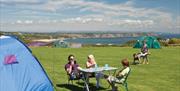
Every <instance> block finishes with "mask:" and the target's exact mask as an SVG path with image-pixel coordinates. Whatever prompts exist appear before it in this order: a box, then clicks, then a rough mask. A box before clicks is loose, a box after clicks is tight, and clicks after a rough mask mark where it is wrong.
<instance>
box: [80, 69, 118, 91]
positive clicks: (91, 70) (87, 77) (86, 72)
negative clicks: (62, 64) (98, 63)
mask: <svg viewBox="0 0 180 91" xmlns="http://www.w3.org/2000/svg"><path fill="white" fill-rule="evenodd" d="M79 70H80V71H81V72H82V73H83V76H84V78H83V81H84V85H85V87H86V90H87V91H89V75H88V74H89V73H97V72H103V71H111V70H117V68H115V67H95V68H88V69H79Z"/></svg>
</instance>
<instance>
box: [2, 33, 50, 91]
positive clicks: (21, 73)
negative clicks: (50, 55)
mask: <svg viewBox="0 0 180 91" xmlns="http://www.w3.org/2000/svg"><path fill="white" fill-rule="evenodd" d="M0 91H53V85H52V83H51V81H50V80H49V78H48V76H47V74H46V73H45V71H44V69H43V68H42V66H41V64H40V63H39V61H38V60H37V59H36V58H35V57H34V56H33V55H32V53H31V51H30V49H29V48H28V47H27V46H26V45H24V44H23V43H22V42H21V41H19V40H18V39H17V38H15V37H10V36H1V37H0Z"/></svg>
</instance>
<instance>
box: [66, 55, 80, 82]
mask: <svg viewBox="0 0 180 91" xmlns="http://www.w3.org/2000/svg"><path fill="white" fill-rule="evenodd" d="M79 69H80V67H79V65H78V64H77V62H76V60H75V57H74V55H69V56H68V63H67V64H66V65H65V70H66V72H67V74H68V75H69V76H70V79H79V78H80V72H79Z"/></svg>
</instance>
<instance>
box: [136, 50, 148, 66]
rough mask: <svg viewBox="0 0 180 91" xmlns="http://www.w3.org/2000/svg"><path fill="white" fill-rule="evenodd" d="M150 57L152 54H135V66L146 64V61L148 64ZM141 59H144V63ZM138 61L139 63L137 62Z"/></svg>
mask: <svg viewBox="0 0 180 91" xmlns="http://www.w3.org/2000/svg"><path fill="white" fill-rule="evenodd" d="M148 55H150V53H134V54H133V64H135V65H136V64H140V63H143V64H144V63H145V60H144V59H146V63H147V64H148ZM141 58H142V59H143V61H142V62H141ZM137 61H138V62H137Z"/></svg>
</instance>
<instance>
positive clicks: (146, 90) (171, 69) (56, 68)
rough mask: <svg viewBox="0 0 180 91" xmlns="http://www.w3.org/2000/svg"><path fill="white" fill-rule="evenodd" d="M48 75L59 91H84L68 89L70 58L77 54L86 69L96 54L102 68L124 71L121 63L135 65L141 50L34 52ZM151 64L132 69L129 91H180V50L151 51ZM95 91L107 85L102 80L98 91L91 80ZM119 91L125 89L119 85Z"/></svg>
mask: <svg viewBox="0 0 180 91" xmlns="http://www.w3.org/2000/svg"><path fill="white" fill-rule="evenodd" d="M31 49H32V51H33V54H35V56H36V57H37V58H38V59H39V61H40V62H41V64H42V65H43V67H44V68H45V70H46V72H47V74H48V75H49V77H50V79H51V81H52V82H53V84H54V87H55V89H56V90H57V91H83V81H80V82H79V83H76V82H77V81H74V84H73V85H67V76H66V72H65V70H64V65H65V64H66V63H67V57H68V55H69V54H74V55H75V56H76V59H77V61H78V63H79V64H80V66H81V67H83V68H84V67H85V63H86V60H87V55H89V54H93V55H94V56H95V58H96V62H97V63H98V65H99V66H104V65H105V64H109V66H113V67H118V68H121V65H120V60H121V59H123V58H128V59H129V61H130V62H132V59H133V58H132V54H133V53H136V52H139V49H133V48H130V47H86V48H77V49H76V48H48V47H36V48H31ZM150 52H151V55H150V56H149V59H150V64H146V65H131V68H132V71H131V74H130V76H129V78H128V86H129V91H180V47H166V48H162V49H150ZM90 83H91V84H90V87H91V88H90V89H91V90H92V91H95V90H97V91H109V90H111V88H108V86H109V85H108V83H107V82H106V81H105V80H104V79H102V80H101V84H102V88H100V89H95V83H96V80H95V79H94V78H92V79H90ZM119 90H121V91H124V88H123V87H122V86H121V85H119Z"/></svg>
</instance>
